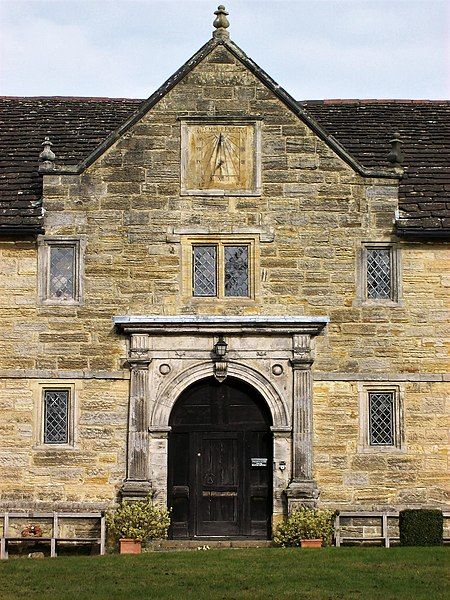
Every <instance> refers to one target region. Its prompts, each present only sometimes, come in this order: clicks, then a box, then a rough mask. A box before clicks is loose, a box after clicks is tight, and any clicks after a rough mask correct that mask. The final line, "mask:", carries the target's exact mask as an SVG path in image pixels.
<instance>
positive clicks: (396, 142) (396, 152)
mask: <svg viewBox="0 0 450 600" xmlns="http://www.w3.org/2000/svg"><path fill="white" fill-rule="evenodd" d="M390 144H391V150H390V152H389V154H388V155H387V159H388V161H389V162H390V163H391V164H393V165H394V166H396V167H398V166H401V165H402V163H403V159H404V156H403V152H402V146H401V145H402V144H403V142H402V141H401V139H400V134H399V132H398V131H396V132H394V134H393V136H392V139H391V140H390Z"/></svg>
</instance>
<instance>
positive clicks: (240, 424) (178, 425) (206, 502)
mask: <svg viewBox="0 0 450 600" xmlns="http://www.w3.org/2000/svg"><path fill="white" fill-rule="evenodd" d="M169 425H170V427H171V431H170V433H169V448H168V451H169V457H168V458H169V469H168V503H169V506H171V507H172V537H174V538H196V537H199V538H201V537H205V538H208V537H246V538H257V539H262V538H267V537H269V536H270V532H271V517H272V476H273V466H272V465H273V457H272V452H273V440H272V433H271V430H270V427H271V425H272V417H271V414H270V410H269V408H268V406H267V404H266V403H265V401H264V399H263V398H262V396H261V395H260V394H259V393H258V392H257V391H256V390H255V389H254V388H253V387H252V386H250V385H248V384H247V383H245V382H243V381H240V380H238V379H235V378H233V377H228V378H227V379H226V381H225V382H223V383H218V382H217V381H216V380H215V379H214V378H213V377H209V378H206V379H202V380H201V381H199V382H196V383H194V384H193V385H191V386H190V387H189V388H187V389H186V390H185V391H184V392H183V393H182V394H181V395H180V397H179V398H178V400H177V402H176V403H175V406H174V408H173V410H172V412H171V415H170V421H169Z"/></svg>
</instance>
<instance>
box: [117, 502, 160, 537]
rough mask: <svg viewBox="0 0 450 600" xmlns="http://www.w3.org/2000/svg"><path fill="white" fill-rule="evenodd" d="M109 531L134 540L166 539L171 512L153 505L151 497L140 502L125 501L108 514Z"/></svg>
mask: <svg viewBox="0 0 450 600" xmlns="http://www.w3.org/2000/svg"><path fill="white" fill-rule="evenodd" d="M106 522H107V524H108V529H109V532H110V533H111V534H112V535H113V537H114V538H116V539H120V538H131V539H133V540H141V541H145V540H156V539H166V538H167V531H168V529H169V525H170V513H169V511H168V510H167V509H166V508H163V507H157V506H154V505H153V501H152V499H151V497H149V498H147V499H146V500H142V501H139V502H128V501H126V500H125V501H124V502H122V504H121V505H120V506H119V507H118V508H116V509H114V510H111V511H109V512H108V514H107V515H106Z"/></svg>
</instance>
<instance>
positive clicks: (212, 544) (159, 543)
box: [144, 539, 273, 552]
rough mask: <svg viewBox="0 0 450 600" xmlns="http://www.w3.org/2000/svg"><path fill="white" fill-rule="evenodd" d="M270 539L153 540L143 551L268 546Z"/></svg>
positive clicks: (270, 543)
mask: <svg viewBox="0 0 450 600" xmlns="http://www.w3.org/2000/svg"><path fill="white" fill-rule="evenodd" d="M270 546H273V542H272V541H271V540H248V539H247V540H245V539H242V540H217V539H213V540H208V539H195V540H155V541H152V542H148V543H147V544H146V545H145V549H144V551H145V552H168V551H175V550H211V549H213V548H269V547H270Z"/></svg>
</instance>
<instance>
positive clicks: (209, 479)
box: [197, 432, 241, 536]
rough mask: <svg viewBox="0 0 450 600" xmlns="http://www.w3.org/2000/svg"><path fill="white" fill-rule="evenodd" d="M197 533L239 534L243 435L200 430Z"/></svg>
mask: <svg viewBox="0 0 450 600" xmlns="http://www.w3.org/2000/svg"><path fill="white" fill-rule="evenodd" d="M197 437H198V440H199V448H200V452H199V453H198V454H200V456H198V466H197V469H198V471H197V535H200V536H202V535H218V536H221V535H238V534H239V533H240V520H241V519H240V514H239V510H238V500H239V494H240V491H241V490H240V487H241V486H240V471H241V464H240V462H241V461H240V454H241V452H240V451H239V450H240V448H239V446H240V444H239V434H237V433H216V432H211V433H199V434H197Z"/></svg>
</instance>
